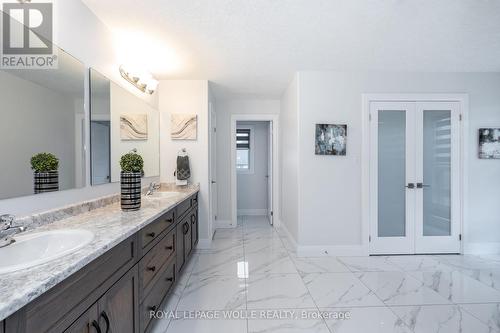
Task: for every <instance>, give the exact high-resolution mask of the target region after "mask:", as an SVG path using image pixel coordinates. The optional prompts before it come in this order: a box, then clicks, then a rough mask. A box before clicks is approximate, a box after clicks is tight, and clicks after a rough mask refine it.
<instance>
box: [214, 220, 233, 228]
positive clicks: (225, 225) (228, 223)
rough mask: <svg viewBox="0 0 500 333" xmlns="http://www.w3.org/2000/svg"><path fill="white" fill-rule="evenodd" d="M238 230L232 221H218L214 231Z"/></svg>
mask: <svg viewBox="0 0 500 333" xmlns="http://www.w3.org/2000/svg"><path fill="white" fill-rule="evenodd" d="M228 228H236V225H235V224H233V223H232V222H231V220H220V221H219V220H217V221H215V223H214V229H228Z"/></svg>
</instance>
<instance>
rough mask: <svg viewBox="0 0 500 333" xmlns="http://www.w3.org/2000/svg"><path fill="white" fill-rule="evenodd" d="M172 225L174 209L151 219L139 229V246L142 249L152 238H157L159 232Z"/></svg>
mask: <svg viewBox="0 0 500 333" xmlns="http://www.w3.org/2000/svg"><path fill="white" fill-rule="evenodd" d="M173 225H174V210H171V211H169V212H167V213H165V214H163V215H162V216H161V217H159V218H158V219H156V220H155V221H153V222H152V223H151V224H149V225H148V226H146V227H145V228H144V229H142V230H141V231H140V239H141V248H142V249H144V248H145V247H147V246H148V245H150V244H151V243H152V242H153V241H154V240H156V239H158V237H159V236H160V235H161V233H162V232H163V231H165V230H167V229H168V228H170V227H172V226H173Z"/></svg>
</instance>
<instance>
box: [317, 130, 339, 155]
mask: <svg viewBox="0 0 500 333" xmlns="http://www.w3.org/2000/svg"><path fill="white" fill-rule="evenodd" d="M315 151H316V155H335V156H345V155H347V125H332V124H316V150H315Z"/></svg>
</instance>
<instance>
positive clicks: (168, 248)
mask: <svg viewBox="0 0 500 333" xmlns="http://www.w3.org/2000/svg"><path fill="white" fill-rule="evenodd" d="M173 249H174V247H173V246H167V247H165V250H173Z"/></svg>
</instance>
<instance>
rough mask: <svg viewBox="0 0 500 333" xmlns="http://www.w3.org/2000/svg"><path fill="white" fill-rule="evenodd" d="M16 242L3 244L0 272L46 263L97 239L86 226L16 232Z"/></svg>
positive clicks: (0, 255) (0, 253)
mask: <svg viewBox="0 0 500 333" xmlns="http://www.w3.org/2000/svg"><path fill="white" fill-rule="evenodd" d="M14 239H15V240H16V241H15V243H13V244H11V245H9V246H6V247H2V248H0V274H4V273H10V272H15V271H18V270H22V269H26V268H30V267H33V266H36V265H41V264H44V263H47V262H49V261H51V260H54V259H57V258H60V257H62V256H64V255H66V254H69V253H72V252H75V251H77V250H79V249H81V248H82V247H84V246H85V245H87V244H89V243H90V242H91V241H92V240H93V239H94V234H93V233H92V232H90V231H87V230H76V229H65V230H54V231H46V232H38V233H33V234H28V235H18V236H14Z"/></svg>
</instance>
